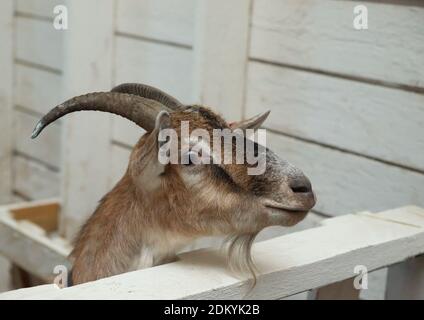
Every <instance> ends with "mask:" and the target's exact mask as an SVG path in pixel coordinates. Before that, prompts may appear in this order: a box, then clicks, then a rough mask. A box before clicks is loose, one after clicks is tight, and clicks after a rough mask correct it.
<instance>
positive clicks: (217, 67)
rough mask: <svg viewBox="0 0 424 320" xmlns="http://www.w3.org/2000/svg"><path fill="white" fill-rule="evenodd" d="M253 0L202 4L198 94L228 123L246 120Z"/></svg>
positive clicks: (196, 60)
mask: <svg viewBox="0 0 424 320" xmlns="http://www.w3.org/2000/svg"><path fill="white" fill-rule="evenodd" d="M251 2H252V1H250V0H237V1H236V0H233V1H226V0H215V1H208V0H201V1H198V7H197V11H196V13H197V23H196V37H195V48H194V49H195V55H194V64H195V73H194V94H195V97H196V102H198V103H202V104H204V105H207V106H210V107H212V108H213V109H214V110H216V111H218V112H220V113H221V114H223V115H224V116H225V117H226V118H227V120H228V121H238V120H240V119H241V118H242V117H243V103H244V91H245V80H246V63H247V51H248V43H249V30H250V24H249V23H250V9H251Z"/></svg>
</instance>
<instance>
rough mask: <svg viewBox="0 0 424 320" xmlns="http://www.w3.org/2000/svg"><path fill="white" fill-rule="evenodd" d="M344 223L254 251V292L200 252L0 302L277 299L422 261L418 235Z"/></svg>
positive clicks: (369, 221) (369, 223) (363, 220)
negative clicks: (361, 268) (360, 269)
mask: <svg viewBox="0 0 424 320" xmlns="http://www.w3.org/2000/svg"><path fill="white" fill-rule="evenodd" d="M403 210H404V212H407V211H408V209H403ZM421 211H422V209H421ZM422 212H424V211H422ZM349 217H350V219H349V223H346V224H342V225H339V224H328V225H327V226H323V227H318V228H312V229H308V230H305V231H301V232H296V233H292V234H289V235H286V236H282V237H278V238H274V239H272V240H268V241H263V242H260V243H256V244H255V245H254V246H253V256H254V259H255V261H256V264H257V266H258V270H259V272H258V273H259V274H258V282H257V285H256V287H255V288H254V289H253V290H251V291H249V289H250V284H249V282H247V281H245V280H244V279H240V278H236V277H235V276H234V275H233V274H231V273H230V272H229V270H228V269H227V266H226V259H225V256H224V255H223V254H222V253H218V252H217V251H214V250H199V251H195V252H190V253H186V254H183V255H181V256H180V259H179V261H177V262H174V263H169V264H165V265H161V266H157V267H154V268H148V269H143V270H138V271H135V272H128V273H125V274H121V275H117V276H114V277H110V278H105V279H101V280H98V281H95V282H89V283H85V284H82V285H78V286H74V287H70V288H66V289H62V290H56V289H55V287H54V286H53V285H51V286H50V287H39V288H38V289H37V288H31V289H28V290H21V291H17V292H13V291H12V292H10V293H5V294H2V295H0V299H11V298H14V299H17V298H19V297H20V296H21V295H22V297H24V298H28V299H36V298H37V297H39V296H40V295H42V296H43V298H45V299H111V298H113V299H240V298H248V299H252V298H253V299H254V298H256V299H280V298H282V297H286V296H289V295H293V294H296V293H299V292H304V291H306V290H309V289H313V288H317V287H322V286H325V285H328V284H331V283H335V282H339V281H342V280H345V279H348V278H351V277H352V276H354V275H355V274H354V267H355V266H356V265H359V264H360V265H366V266H367V268H368V270H369V271H372V270H376V269H379V268H381V267H383V266H386V265H391V264H395V263H397V262H400V261H403V260H404V259H406V258H409V257H412V256H416V255H420V254H422V253H424V245H423V244H424V229H423V228H416V227H411V226H407V225H404V224H398V223H393V222H390V221H386V220H382V219H373V218H371V217H368V216H364V215H362V216H361V215H359V216H357V215H350V216H349ZM358 230H361V232H358ZM376 257H377V258H376ZM188 271H189V272H188ZM140 283H142V284H143V285H140ZM153 287H154V288H155V290H152V288H153Z"/></svg>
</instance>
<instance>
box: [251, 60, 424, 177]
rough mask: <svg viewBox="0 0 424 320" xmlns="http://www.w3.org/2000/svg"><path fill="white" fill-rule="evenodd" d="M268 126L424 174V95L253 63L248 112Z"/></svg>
mask: <svg viewBox="0 0 424 320" xmlns="http://www.w3.org/2000/svg"><path fill="white" fill-rule="evenodd" d="M266 110H271V115H270V117H269V118H268V119H267V121H266V122H265V126H266V127H267V128H270V129H273V130H276V131H281V132H284V133H287V134H290V135H295V136H298V137H301V138H305V139H308V140H313V141H317V142H319V143H324V144H328V145H332V146H335V147H339V148H342V149H346V150H350V151H354V152H357V153H361V154H365V155H367V156H370V157H375V158H379V159H383V160H386V161H389V162H393V163H397V164H400V165H404V166H409V167H412V168H415V169H419V170H424V152H421V150H424V95H422V94H416V93H412V92H405V91H400V90H396V89H391V88H384V87H379V86H375V85H370V84H366V83H361V82H356V81H350V80H344V79H339V78H333V77H329V76H324V75H318V74H313V73H310V72H304V71H299V70H291V69H287V68H280V67H276V66H273V65H268V64H264V63H257V62H250V63H249V74H248V89H247V97H246V113H247V115H254V114H256V113H258V112H264V111H266Z"/></svg>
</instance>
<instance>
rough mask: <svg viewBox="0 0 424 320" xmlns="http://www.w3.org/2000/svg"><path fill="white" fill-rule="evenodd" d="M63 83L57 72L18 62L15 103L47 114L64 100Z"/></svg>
mask: <svg viewBox="0 0 424 320" xmlns="http://www.w3.org/2000/svg"><path fill="white" fill-rule="evenodd" d="M61 85H62V77H61V76H60V75H58V74H56V73H52V72H48V71H45V70H40V69H36V68H31V67H27V66H24V65H20V64H16V67H15V90H14V97H15V104H16V105H20V106H23V107H25V108H27V109H31V110H34V111H36V112H39V113H41V114H45V113H47V112H48V111H50V109H51V108H53V107H54V106H56V105H57V104H59V103H60V102H62V100H63V99H61V88H62V87H61Z"/></svg>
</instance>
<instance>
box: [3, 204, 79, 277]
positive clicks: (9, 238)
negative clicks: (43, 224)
mask: <svg viewBox="0 0 424 320" xmlns="http://www.w3.org/2000/svg"><path fill="white" fill-rule="evenodd" d="M70 249H71V248H70V246H63V245H61V244H58V243H57V242H54V241H52V240H50V239H49V238H48V237H47V236H46V235H45V234H44V230H43V229H41V228H40V227H37V225H35V224H31V223H28V222H25V221H21V222H18V221H16V220H14V219H12V218H11V217H10V216H9V215H8V212H7V211H4V210H3V211H1V213H0V253H1V254H2V255H3V256H5V257H7V258H8V259H9V260H10V261H12V262H13V263H15V264H17V265H18V266H20V267H21V268H22V269H24V270H26V271H28V272H30V273H31V274H33V275H35V276H37V277H40V278H42V279H45V280H52V279H53V277H54V274H53V270H54V267H55V266H57V265H65V266H68V267H69V263H68V261H67V259H66V257H67V256H68V254H69V253H70Z"/></svg>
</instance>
